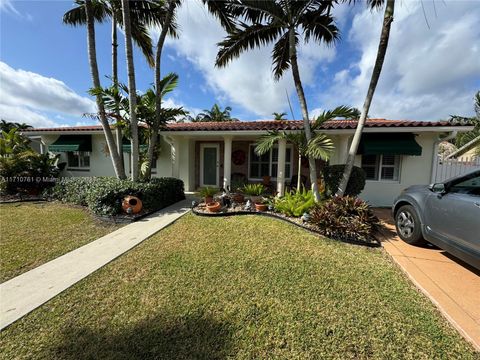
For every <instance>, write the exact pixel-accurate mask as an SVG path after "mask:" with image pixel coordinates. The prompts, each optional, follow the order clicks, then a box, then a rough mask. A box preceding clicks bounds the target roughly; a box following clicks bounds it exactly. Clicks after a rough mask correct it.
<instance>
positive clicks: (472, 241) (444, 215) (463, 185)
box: [425, 176, 480, 253]
mask: <svg viewBox="0 0 480 360" xmlns="http://www.w3.org/2000/svg"><path fill="white" fill-rule="evenodd" d="M425 211H426V213H427V217H426V219H427V221H426V224H425V225H426V232H427V234H428V235H430V236H434V237H435V238H437V239H439V240H441V241H443V242H446V243H449V244H450V245H452V246H456V247H460V248H462V249H463V250H466V251H472V250H473V251H474V252H478V253H480V176H474V177H466V178H461V179H459V180H456V181H454V182H453V183H451V184H448V185H447V188H446V193H444V194H436V193H432V194H430V195H429V198H428V200H427V206H426V209H425Z"/></svg>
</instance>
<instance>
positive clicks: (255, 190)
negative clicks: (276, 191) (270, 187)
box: [242, 184, 265, 196]
mask: <svg viewBox="0 0 480 360" xmlns="http://www.w3.org/2000/svg"><path fill="white" fill-rule="evenodd" d="M242 192H243V193H244V194H245V195H249V196H261V195H262V194H263V193H264V192H265V186H263V184H246V185H245V186H244V187H243V189H242Z"/></svg>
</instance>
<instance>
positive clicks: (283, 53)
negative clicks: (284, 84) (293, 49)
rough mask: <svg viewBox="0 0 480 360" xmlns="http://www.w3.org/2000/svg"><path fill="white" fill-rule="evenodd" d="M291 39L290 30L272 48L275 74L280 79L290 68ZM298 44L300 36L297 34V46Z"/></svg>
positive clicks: (276, 78)
mask: <svg viewBox="0 0 480 360" xmlns="http://www.w3.org/2000/svg"><path fill="white" fill-rule="evenodd" d="M289 45H290V41H289V36H288V32H286V33H285V34H283V35H282V37H281V38H280V39H279V40H278V41H277V42H276V43H275V45H274V46H273V50H272V60H273V75H274V78H275V80H276V81H278V80H279V79H280V78H281V77H282V76H283V73H284V72H285V71H286V70H288V69H289V68H290V46H289ZM297 45H298V37H296V36H295V46H297Z"/></svg>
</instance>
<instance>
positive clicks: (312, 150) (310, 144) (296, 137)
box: [255, 106, 355, 192]
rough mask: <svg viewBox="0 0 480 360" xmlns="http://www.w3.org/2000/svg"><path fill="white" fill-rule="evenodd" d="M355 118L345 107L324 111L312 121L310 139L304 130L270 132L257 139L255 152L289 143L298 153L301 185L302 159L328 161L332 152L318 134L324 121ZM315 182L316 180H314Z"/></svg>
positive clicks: (329, 141) (326, 137)
mask: <svg viewBox="0 0 480 360" xmlns="http://www.w3.org/2000/svg"><path fill="white" fill-rule="evenodd" d="M354 116H355V109H353V108H350V107H347V106H338V107H337V108H335V109H333V110H330V111H324V112H323V113H321V114H320V115H319V116H318V117H317V119H316V120H315V121H314V123H313V124H312V125H311V126H312V135H313V137H312V139H310V140H307V136H306V133H305V130H302V131H294V132H286V131H270V132H269V133H268V134H266V135H263V136H261V137H260V138H259V140H258V142H257V146H256V147H255V152H256V153H257V154H258V155H263V154H265V153H267V152H268V151H270V150H271V149H272V148H273V147H274V146H275V144H276V143H277V142H278V140H281V139H284V140H287V141H288V142H289V143H291V144H292V145H293V146H294V147H295V150H297V152H298V171H297V184H300V183H301V180H300V178H301V174H300V168H301V164H302V157H313V158H314V159H315V160H317V159H322V160H328V159H329V158H330V156H331V154H332V152H333V150H334V146H333V142H332V140H331V139H330V138H329V137H328V136H326V135H325V134H323V133H321V132H319V130H320V127H321V126H322V124H323V123H324V122H326V121H329V120H333V119H335V118H338V117H342V118H346V119H351V118H353V117H354ZM315 181H316V180H315ZM299 191H300V186H297V192H299Z"/></svg>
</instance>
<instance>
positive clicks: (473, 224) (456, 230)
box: [393, 171, 480, 269]
mask: <svg viewBox="0 0 480 360" xmlns="http://www.w3.org/2000/svg"><path fill="white" fill-rule="evenodd" d="M393 218H394V219H395V227H396V229H397V234H398V236H399V237H400V238H401V239H402V240H403V241H405V242H407V243H409V244H412V245H419V244H422V243H424V242H425V241H428V242H430V243H432V244H434V245H436V246H438V247H439V248H441V249H443V250H445V251H447V252H449V253H450V254H452V255H454V256H456V257H458V258H460V259H462V260H463V261H465V262H466V263H468V264H470V265H472V266H474V267H475V268H477V269H480V171H474V172H472V173H469V174H467V175H464V176H459V177H456V178H453V179H449V180H447V181H445V182H441V183H436V184H432V185H429V186H427V185H414V186H410V187H409V188H407V189H405V190H403V191H402V193H401V194H400V196H399V197H398V198H397V199H396V200H395V203H394V205H393Z"/></svg>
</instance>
